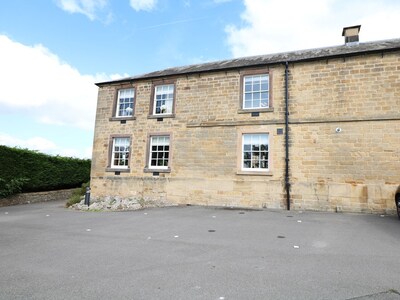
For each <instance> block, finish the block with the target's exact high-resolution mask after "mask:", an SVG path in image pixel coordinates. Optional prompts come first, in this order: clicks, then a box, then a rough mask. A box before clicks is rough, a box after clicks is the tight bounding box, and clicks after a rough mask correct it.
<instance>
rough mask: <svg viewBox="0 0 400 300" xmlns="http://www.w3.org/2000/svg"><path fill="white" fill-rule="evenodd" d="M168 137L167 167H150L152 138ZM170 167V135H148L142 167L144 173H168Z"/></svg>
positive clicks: (161, 133) (167, 133)
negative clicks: (144, 161) (144, 160)
mask: <svg viewBox="0 0 400 300" xmlns="http://www.w3.org/2000/svg"><path fill="white" fill-rule="evenodd" d="M163 136H168V137H169V154H168V166H167V167H158V166H154V167H152V166H151V163H150V160H151V153H152V151H151V146H152V142H151V141H152V138H153V137H163ZM171 166H172V133H170V132H157V133H149V134H148V135H147V146H146V165H145V167H144V172H145V173H154V172H158V173H170V172H171Z"/></svg>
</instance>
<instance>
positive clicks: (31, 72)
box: [0, 35, 121, 130]
mask: <svg viewBox="0 0 400 300" xmlns="http://www.w3.org/2000/svg"><path fill="white" fill-rule="evenodd" d="M0 49H1V55H0V66H1V68H0V82H1V83H2V87H1V89H0V111H1V110H2V109H3V110H6V109H7V110H17V111H18V112H19V113H20V115H21V117H23V115H29V116H30V117H34V118H35V119H36V120H37V121H39V122H42V123H46V124H55V125H67V126H73V127H78V128H83V129H87V130H93V128H94V117H95V110H96V100H97V91H98V89H97V87H96V86H95V85H94V83H95V82H98V81H106V80H110V79H116V78H118V77H121V76H119V75H118V74H114V75H111V76H107V75H105V74H98V75H83V74H80V72H79V71H78V70H77V69H75V68H74V67H72V66H70V65H68V64H67V63H65V62H62V61H61V60H60V59H59V58H58V57H57V56H56V55H55V54H53V53H51V52H50V51H49V50H48V49H46V48H45V47H44V46H42V45H35V46H26V45H23V44H20V43H17V42H15V41H12V40H11V39H9V38H8V37H7V36H4V35H0Z"/></svg>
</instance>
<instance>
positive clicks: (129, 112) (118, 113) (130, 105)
mask: <svg viewBox="0 0 400 300" xmlns="http://www.w3.org/2000/svg"><path fill="white" fill-rule="evenodd" d="M130 91H131V95H129V92H130ZM125 94H128V96H131V97H126V95H125ZM126 99H128V102H126V103H121V100H123V101H125V100H126ZM130 99H132V100H131V101H130ZM126 104H128V106H127V107H125V108H122V109H121V108H120V106H121V105H126ZM134 105H135V89H134V88H129V89H120V90H118V97H117V105H116V111H115V116H116V117H117V118H130V117H133V111H134ZM123 112H127V114H124V113H123Z"/></svg>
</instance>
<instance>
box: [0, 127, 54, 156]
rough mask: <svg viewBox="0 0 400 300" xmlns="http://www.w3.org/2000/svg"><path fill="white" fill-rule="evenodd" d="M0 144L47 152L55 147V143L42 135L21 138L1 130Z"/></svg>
mask: <svg viewBox="0 0 400 300" xmlns="http://www.w3.org/2000/svg"><path fill="white" fill-rule="evenodd" d="M0 144H1V145H6V146H10V147H20V148H28V149H32V150H37V151H40V152H46V153H49V152H51V151H53V150H56V149H57V146H56V144H54V143H53V142H52V141H49V140H47V139H45V138H42V137H37V136H35V137H32V138H29V139H26V140H23V139H19V138H16V137H12V136H10V135H8V134H5V133H1V132H0Z"/></svg>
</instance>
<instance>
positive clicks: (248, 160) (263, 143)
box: [242, 133, 268, 170]
mask: <svg viewBox="0 0 400 300" xmlns="http://www.w3.org/2000/svg"><path fill="white" fill-rule="evenodd" d="M242 140H243V152H242V153H243V156H242V165H243V169H254V170H261V169H264V170H265V169H268V134H265V133H253V134H243V138H242Z"/></svg>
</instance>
